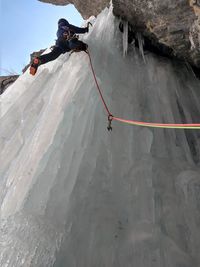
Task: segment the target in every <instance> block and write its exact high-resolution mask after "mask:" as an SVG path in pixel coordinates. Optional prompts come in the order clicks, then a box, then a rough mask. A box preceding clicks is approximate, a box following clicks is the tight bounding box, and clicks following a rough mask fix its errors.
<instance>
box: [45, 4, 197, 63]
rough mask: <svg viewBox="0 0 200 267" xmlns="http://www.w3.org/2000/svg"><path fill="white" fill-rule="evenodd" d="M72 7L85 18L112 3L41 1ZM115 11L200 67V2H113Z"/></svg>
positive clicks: (136, 27)
mask: <svg viewBox="0 0 200 267" xmlns="http://www.w3.org/2000/svg"><path fill="white" fill-rule="evenodd" d="M40 1H42V2H51V3H54V4H61V5H63V4H69V3H72V4H74V5H75V7H76V8H77V9H78V11H79V12H80V13H81V14H82V16H83V17H84V18H88V17H89V16H91V15H97V14H98V13H99V12H100V11H101V10H102V9H103V8H104V7H105V6H106V5H108V4H109V2H110V1H108V0H101V1H99V0H96V1H95V0H92V1H91V0H85V1H81V0H70V1H65V0H40ZM113 11H114V14H115V15H116V16H119V17H121V18H123V19H125V20H128V21H129V23H130V24H131V25H132V26H133V27H134V30H135V31H136V32H137V31H140V32H141V33H142V34H143V35H144V36H146V37H148V38H149V39H151V40H152V41H153V42H154V43H157V44H162V45H165V46H166V47H169V48H171V49H172V51H173V55H175V56H176V57H178V58H180V59H184V60H187V61H188V62H189V63H191V64H192V65H193V66H196V67H200V0H178V1H174V0H165V1H163V0H148V1H146V0H113Z"/></svg>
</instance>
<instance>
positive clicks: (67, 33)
mask: <svg viewBox="0 0 200 267" xmlns="http://www.w3.org/2000/svg"><path fill="white" fill-rule="evenodd" d="M89 24H90V23H88V25H87V27H85V28H79V27H76V26H74V25H72V24H69V22H68V21H67V20H66V19H63V18H62V19H59V21H58V30H57V40H56V44H55V46H54V47H53V49H52V51H51V52H50V53H48V54H45V55H41V56H39V57H36V58H34V59H33V62H32V64H31V66H30V74H32V75H35V74H36V72H37V69H38V67H39V66H40V65H42V64H45V63H47V62H49V61H52V60H54V59H56V58H57V57H59V56H60V55H61V54H64V53H66V52H69V51H75V52H79V51H87V47H88V45H87V44H85V43H84V42H82V41H80V40H78V36H77V35H76V33H77V34H79V33H86V32H88V31H89Z"/></svg>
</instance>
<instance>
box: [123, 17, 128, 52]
mask: <svg viewBox="0 0 200 267" xmlns="http://www.w3.org/2000/svg"><path fill="white" fill-rule="evenodd" d="M127 52H128V22H127V21H124V22H123V55H124V57H125V56H126V55H127Z"/></svg>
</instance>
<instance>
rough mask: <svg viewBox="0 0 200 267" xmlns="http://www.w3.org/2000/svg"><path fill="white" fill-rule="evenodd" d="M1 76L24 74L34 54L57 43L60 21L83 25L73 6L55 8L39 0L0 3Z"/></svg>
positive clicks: (5, 0)
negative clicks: (24, 68) (31, 55)
mask: <svg viewBox="0 0 200 267" xmlns="http://www.w3.org/2000/svg"><path fill="white" fill-rule="evenodd" d="M0 2H1V3H0V5H1V6H0V9H1V10H0V12H1V13H0V25H1V26H0V27H1V28H0V34H1V46H0V75H7V74H8V72H17V73H21V70H22V69H23V67H24V66H25V65H27V63H29V60H30V54H31V53H32V52H34V51H38V50H40V49H42V48H47V47H49V46H51V45H53V44H54V43H55V39H56V31H57V21H58V19H59V18H62V17H63V18H66V19H67V20H68V21H69V22H70V23H71V24H75V25H77V26H81V23H82V21H83V19H82V17H81V15H80V14H79V13H78V11H77V10H76V9H75V7H74V6H73V5H67V6H55V5H51V4H46V3H42V2H39V1H38V0H0Z"/></svg>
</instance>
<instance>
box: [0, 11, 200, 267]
mask: <svg viewBox="0 0 200 267" xmlns="http://www.w3.org/2000/svg"><path fill="white" fill-rule="evenodd" d="M118 24H119V21H118V19H116V18H114V17H113V15H112V10H111V9H105V10H104V11H103V12H102V13H101V14H100V15H99V16H98V17H97V19H96V21H95V22H94V25H93V28H92V29H91V31H90V33H88V34H86V35H85V36H84V40H85V41H86V42H87V43H88V44H89V48H90V54H91V57H92V61H93V64H94V69H95V71H96V75H97V79H98V82H99V84H100V86H101V88H102V90H103V94H104V97H105V99H106V101H107V104H108V106H109V108H110V110H111V112H112V113H113V114H114V115H116V116H120V117H123V118H127V119H135V120H142V121H150V122H166V123H174V122H177V123H178V122H180V123H181V122H188V123H189V122H196V123H197V122H200V104H199V103H200V82H199V80H197V79H195V77H194V76H193V75H192V73H191V70H189V69H188V68H187V67H186V66H184V65H182V64H181V63H179V62H171V61H170V60H168V59H166V58H160V57H159V58H158V57H157V56H155V55H152V54H150V53H147V54H145V62H144V60H143V57H142V55H141V54H140V53H139V51H138V50H137V49H135V50H134V49H133V48H130V49H129V50H128V53H127V56H126V57H124V56H123V47H122V45H123V42H124V41H123V37H122V34H121V32H120V31H119V29H118ZM0 105H1V107H0V108H1V114H0V151H1V158H0V166H1V168H0V206H1V214H0V216H1V217H0V266H1V267H19V266H25V267H28V266H32V267H33V266H37V267H45V266H47V267H50V266H54V267H66V266H67V267H97V266H98V267H122V266H124V267H166V266H167V267H169V266H170V267H199V266H200V167H199V160H200V151H199V140H200V139H199V138H200V131H199V130H197V131H194V130H173V129H148V128H141V127H133V126H129V125H125V124H120V123H117V122H113V131H112V132H111V133H110V132H108V131H107V129H106V127H107V117H106V113H105V111H104V109H103V106H102V103H101V101H100V98H99V95H98V92H97V90H96V87H95V83H94V79H93V76H92V73H91V69H90V65H89V59H88V56H87V54H85V53H84V52H81V53H74V54H72V55H71V56H70V57H69V55H68V54H64V55H62V56H60V57H59V58H58V59H57V60H56V61H54V62H51V63H48V64H46V65H43V66H41V67H40V68H39V70H38V73H37V75H36V76H34V77H31V76H30V75H29V73H28V72H26V73H25V74H23V75H22V76H21V77H20V78H19V79H18V80H17V81H16V82H15V83H14V84H13V85H12V86H11V87H9V88H8V89H7V91H6V92H5V93H4V94H3V95H1V97H0Z"/></svg>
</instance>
